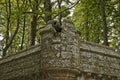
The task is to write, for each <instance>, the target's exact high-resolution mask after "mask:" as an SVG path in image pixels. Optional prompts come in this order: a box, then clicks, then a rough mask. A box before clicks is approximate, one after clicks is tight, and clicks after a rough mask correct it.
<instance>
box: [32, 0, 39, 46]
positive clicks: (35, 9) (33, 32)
mask: <svg viewBox="0 0 120 80" xmlns="http://www.w3.org/2000/svg"><path fill="white" fill-rule="evenodd" d="M37 10H38V0H35V2H34V4H33V9H32V11H33V17H32V21H31V28H30V46H32V45H35V37H36V28H37V18H38V14H37V13H35V12H36V11H37Z"/></svg>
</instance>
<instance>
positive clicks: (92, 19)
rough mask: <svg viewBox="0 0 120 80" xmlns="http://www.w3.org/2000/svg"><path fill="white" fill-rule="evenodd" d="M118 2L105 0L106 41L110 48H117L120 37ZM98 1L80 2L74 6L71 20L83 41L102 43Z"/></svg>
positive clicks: (85, 0) (86, 0) (83, 0)
mask: <svg viewBox="0 0 120 80" xmlns="http://www.w3.org/2000/svg"><path fill="white" fill-rule="evenodd" d="M119 2H120V1H119V0H107V1H106V2H105V3H106V6H105V11H106V18H107V25H108V26H107V28H108V39H109V40H108V41H109V44H110V46H111V47H114V48H118V47H119V45H118V44H119V40H118V38H119V37H120V27H119V26H120V15H119V13H120V9H119V5H120V3H119ZM99 5H100V4H99V0H91V1H89V0H81V2H80V3H79V4H78V5H77V6H76V8H75V10H74V14H73V20H74V21H75V25H76V27H77V29H78V30H80V32H81V37H82V39H83V40H87V41H92V42H96V43H100V44H102V43H103V27H102V23H101V22H102V20H101V13H100V7H99Z"/></svg>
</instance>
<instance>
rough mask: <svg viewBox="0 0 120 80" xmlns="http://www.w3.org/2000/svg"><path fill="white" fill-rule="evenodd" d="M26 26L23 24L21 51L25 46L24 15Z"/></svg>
mask: <svg viewBox="0 0 120 80" xmlns="http://www.w3.org/2000/svg"><path fill="white" fill-rule="evenodd" d="M23 21H24V24H23V34H22V41H21V48H20V49H21V50H22V49H23V44H24V36H25V24H26V15H24V20H23Z"/></svg>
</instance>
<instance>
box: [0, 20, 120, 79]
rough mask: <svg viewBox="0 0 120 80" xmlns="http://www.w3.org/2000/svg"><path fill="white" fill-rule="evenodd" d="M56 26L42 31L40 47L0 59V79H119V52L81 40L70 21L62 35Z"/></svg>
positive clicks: (64, 25)
mask: <svg viewBox="0 0 120 80" xmlns="http://www.w3.org/2000/svg"><path fill="white" fill-rule="evenodd" d="M53 21H54V20H53ZM58 23H59V22H58ZM56 24H57V23H56ZM53 26H56V25H54V24H52V22H50V23H48V24H47V25H46V27H44V28H43V29H41V33H40V35H41V43H40V44H38V45H36V46H33V47H30V48H28V49H26V50H23V51H20V52H18V53H16V54H14V55H11V56H8V57H5V58H2V59H0V80H120V52H119V51H118V52H116V51H115V50H114V49H112V48H109V47H106V46H102V45H98V44H94V43H91V42H86V41H81V40H80V38H79V37H80V35H79V34H80V33H79V32H78V31H77V30H76V29H75V27H74V24H73V23H72V22H71V21H70V20H64V21H63V23H62V26H59V27H61V28H62V31H61V32H57V31H56V30H55V28H54V27H53Z"/></svg>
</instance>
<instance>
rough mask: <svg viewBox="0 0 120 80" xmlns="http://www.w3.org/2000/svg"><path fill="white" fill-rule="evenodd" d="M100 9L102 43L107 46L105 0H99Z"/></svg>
mask: <svg viewBox="0 0 120 80" xmlns="http://www.w3.org/2000/svg"><path fill="white" fill-rule="evenodd" d="M100 11H101V18H102V25H103V40H104V43H103V44H104V45H106V46H109V43H108V36H107V34H108V29H107V22H106V15H105V1H104V0H100Z"/></svg>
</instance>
